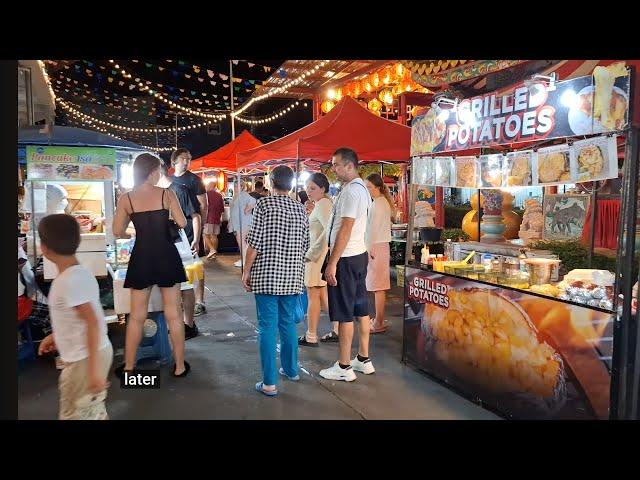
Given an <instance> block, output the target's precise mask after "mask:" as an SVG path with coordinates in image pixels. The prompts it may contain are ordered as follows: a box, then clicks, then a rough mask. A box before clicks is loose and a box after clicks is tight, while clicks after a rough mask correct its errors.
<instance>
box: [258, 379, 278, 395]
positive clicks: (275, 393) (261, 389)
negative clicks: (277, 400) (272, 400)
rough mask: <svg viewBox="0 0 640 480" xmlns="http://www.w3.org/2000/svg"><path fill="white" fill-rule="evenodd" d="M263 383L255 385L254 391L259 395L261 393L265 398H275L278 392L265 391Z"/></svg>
mask: <svg viewBox="0 0 640 480" xmlns="http://www.w3.org/2000/svg"><path fill="white" fill-rule="evenodd" d="M263 387H264V382H258V383H256V390H257V391H258V392H260V393H262V394H263V395H266V396H267V397H275V396H276V395H278V390H277V389H276V390H265V389H264V388H263Z"/></svg>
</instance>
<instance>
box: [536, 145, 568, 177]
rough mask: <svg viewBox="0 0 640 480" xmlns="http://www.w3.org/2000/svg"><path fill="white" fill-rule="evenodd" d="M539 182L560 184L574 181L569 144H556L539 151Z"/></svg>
mask: <svg viewBox="0 0 640 480" xmlns="http://www.w3.org/2000/svg"><path fill="white" fill-rule="evenodd" d="M537 163H538V168H537V183H538V184H558V183H569V182H571V181H572V174H571V149H570V148H569V145H567V144H562V145H554V146H552V147H547V148H541V149H540V150H538V152H537Z"/></svg>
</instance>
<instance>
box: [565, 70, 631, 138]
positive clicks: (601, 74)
mask: <svg viewBox="0 0 640 480" xmlns="http://www.w3.org/2000/svg"><path fill="white" fill-rule="evenodd" d="M627 75H628V72H627V69H626V68H625V66H624V62H617V63H614V64H611V65H609V66H607V67H603V66H597V67H596V68H595V69H594V70H593V79H594V83H593V85H588V86H586V87H584V88H583V89H582V90H580V91H579V92H578V93H577V99H576V101H575V102H574V103H573V105H572V106H571V108H570V110H569V116H568V120H569V126H570V127H571V130H573V132H574V133H575V134H577V135H588V134H590V133H600V132H606V131H613V130H621V129H623V128H624V127H625V126H626V125H627V121H628V119H627V116H628V115H627V113H628V111H629V95H628V92H627V91H625V89H627V88H628V77H627ZM621 77H623V78H621ZM616 83H618V84H619V85H620V86H616V85H615V84H616ZM621 87H622V88H621Z"/></svg>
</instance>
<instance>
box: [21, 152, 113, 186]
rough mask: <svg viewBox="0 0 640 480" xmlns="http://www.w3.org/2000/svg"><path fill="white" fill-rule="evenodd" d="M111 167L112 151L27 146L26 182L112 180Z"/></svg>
mask: <svg viewBox="0 0 640 480" xmlns="http://www.w3.org/2000/svg"><path fill="white" fill-rule="evenodd" d="M115 167H116V151H115V149H113V148H102V147H59V146H57V147H50V146H35V145H28V146H27V177H28V178H29V179H30V180H65V181H74V180H78V181H86V180H99V181H109V180H111V181H113V180H114V179H115Z"/></svg>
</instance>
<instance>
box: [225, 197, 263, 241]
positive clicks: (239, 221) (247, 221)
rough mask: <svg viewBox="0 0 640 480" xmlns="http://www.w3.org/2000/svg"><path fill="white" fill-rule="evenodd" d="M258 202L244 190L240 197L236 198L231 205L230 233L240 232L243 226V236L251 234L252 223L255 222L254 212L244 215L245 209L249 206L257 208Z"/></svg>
mask: <svg viewBox="0 0 640 480" xmlns="http://www.w3.org/2000/svg"><path fill="white" fill-rule="evenodd" d="M256 202H257V200H256V199H255V198H253V197H252V196H251V195H249V194H248V193H247V192H245V191H244V190H243V191H242V192H241V193H240V195H238V196H237V197H234V199H233V200H232V201H231V204H230V205H229V216H230V221H229V224H230V226H229V231H230V232H240V226H242V234H243V235H246V234H248V233H249V229H250V227H251V222H252V221H253V210H252V211H250V212H249V213H244V209H245V208H246V207H247V205H251V206H252V207H255V206H256Z"/></svg>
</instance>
